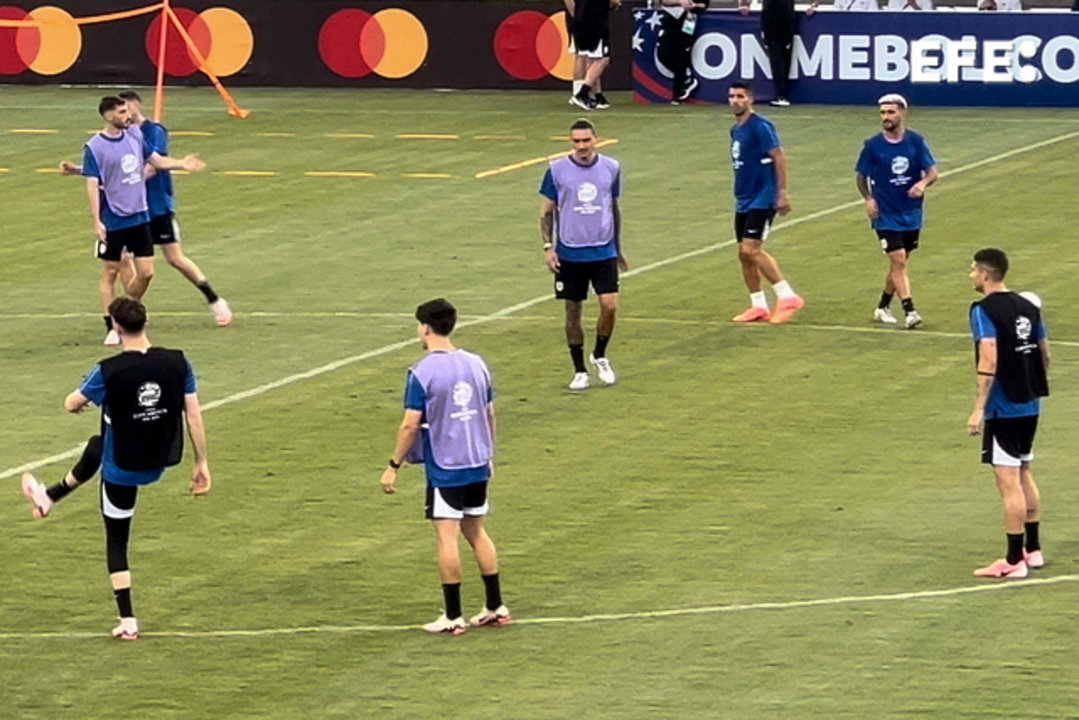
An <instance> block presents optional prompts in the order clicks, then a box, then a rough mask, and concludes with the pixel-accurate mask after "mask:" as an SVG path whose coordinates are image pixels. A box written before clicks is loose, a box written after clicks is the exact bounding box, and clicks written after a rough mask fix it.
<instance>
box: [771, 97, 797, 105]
mask: <svg viewBox="0 0 1079 720" xmlns="http://www.w3.org/2000/svg"><path fill="white" fill-rule="evenodd" d="M768 104H769V105H771V106H772V107H790V106H791V101H790V100H788V99H787V98H785V97H777V98H776V99H774V100H772V101H770V102H769V103H768Z"/></svg>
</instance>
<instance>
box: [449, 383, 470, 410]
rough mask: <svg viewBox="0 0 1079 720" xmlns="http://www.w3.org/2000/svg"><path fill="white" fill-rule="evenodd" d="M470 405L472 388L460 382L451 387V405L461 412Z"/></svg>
mask: <svg viewBox="0 0 1079 720" xmlns="http://www.w3.org/2000/svg"><path fill="white" fill-rule="evenodd" d="M471 403H472V386H471V385H469V384H468V383H466V382H464V381H462V382H459V383H457V384H456V385H454V386H453V404H454V405H456V406H457V407H459V408H461V409H462V410H463V409H464V408H466V407H468V406H469V405H470V404H471Z"/></svg>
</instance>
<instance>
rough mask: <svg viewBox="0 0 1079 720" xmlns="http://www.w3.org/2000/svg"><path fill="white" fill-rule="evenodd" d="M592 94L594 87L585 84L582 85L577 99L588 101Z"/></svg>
mask: <svg viewBox="0 0 1079 720" xmlns="http://www.w3.org/2000/svg"><path fill="white" fill-rule="evenodd" d="M591 92H592V86H591V85H585V84H584V83H581V89H580V90H578V91H577V97H579V98H584V99H586V100H587V99H588V95H589V94H590V93H591Z"/></svg>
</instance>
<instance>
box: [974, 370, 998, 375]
mask: <svg viewBox="0 0 1079 720" xmlns="http://www.w3.org/2000/svg"><path fill="white" fill-rule="evenodd" d="M978 374H979V375H984V376H985V377H996V376H997V374H996V373H991V372H982V371H981V370H979V371H978Z"/></svg>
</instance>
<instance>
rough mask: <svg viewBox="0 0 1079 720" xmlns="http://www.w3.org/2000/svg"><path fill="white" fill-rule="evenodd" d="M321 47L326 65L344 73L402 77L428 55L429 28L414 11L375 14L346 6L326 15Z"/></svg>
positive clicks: (392, 11)
mask: <svg viewBox="0 0 1079 720" xmlns="http://www.w3.org/2000/svg"><path fill="white" fill-rule="evenodd" d="M318 51H319V54H320V55H321V56H322V62H324V63H325V64H326V67H328V68H329V69H330V70H332V71H333V72H334V73H336V74H337V75H340V76H341V77H346V78H361V77H364V76H365V75H369V74H371V73H375V74H376V75H380V76H382V77H384V78H391V79H397V78H403V77H407V76H408V75H411V74H412V73H414V72H416V71H417V70H418V69H419V68H420V66H422V65H423V62H424V60H426V59H427V30H426V29H425V28H424V26H423V23H421V22H420V21H419V19H417V18H416V16H415V15H413V14H412V13H410V12H408V11H407V10H401V9H400V8H386V9H385V10H379V11H378V12H376V13H375V14H374V15H372V14H371V13H368V12H365V11H363V10H359V9H356V8H347V9H345V10H338V11H337V12H335V13H334V14H333V15H330V16H329V17H328V18H326V22H324V23H323V24H322V29H320V30H319V33H318Z"/></svg>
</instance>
